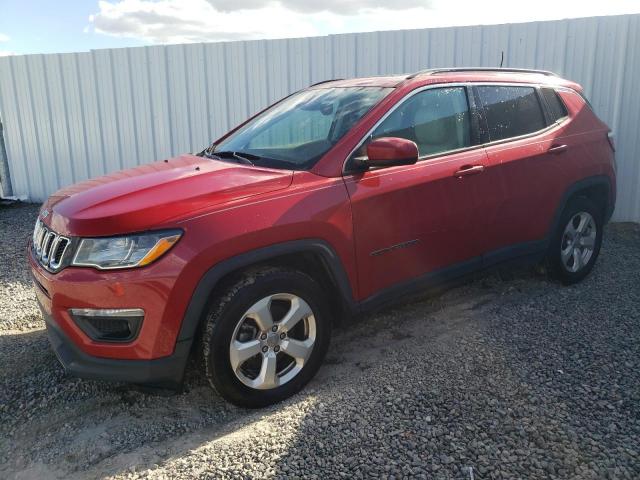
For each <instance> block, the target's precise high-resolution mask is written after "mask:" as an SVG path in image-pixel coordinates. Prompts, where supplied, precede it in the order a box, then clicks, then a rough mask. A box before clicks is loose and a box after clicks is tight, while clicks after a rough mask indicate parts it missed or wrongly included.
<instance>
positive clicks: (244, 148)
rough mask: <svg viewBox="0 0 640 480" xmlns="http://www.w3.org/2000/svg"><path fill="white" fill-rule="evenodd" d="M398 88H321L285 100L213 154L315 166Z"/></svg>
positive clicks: (298, 166)
mask: <svg viewBox="0 0 640 480" xmlns="http://www.w3.org/2000/svg"><path fill="white" fill-rule="evenodd" d="M391 90H392V89H391V88H380V87H344V88H335V87H334V88H318V89H312V90H305V91H302V92H299V93H296V94H294V95H292V96H291V97H289V98H287V99H285V100H283V101H282V102H280V103H278V104H277V105H275V106H273V107H272V108H270V109H268V110H267V111H265V112H263V113H262V114H260V115H258V116H257V117H256V118H254V119H253V120H251V121H250V122H249V123H248V124H246V125H244V126H243V127H241V128H240V129H239V130H238V131H237V132H235V133H233V134H232V135H231V136H229V137H228V138H226V139H224V140H222V141H221V142H220V143H219V144H217V145H216V146H215V148H214V149H213V151H209V152H208V155H209V156H212V157H216V156H218V155H219V156H220V158H224V159H233V158H236V159H237V158H241V159H244V160H249V161H251V163H253V164H255V165H259V166H265V167H270V168H287V169H294V170H306V169H309V168H311V167H312V166H313V165H314V164H315V163H316V162H317V161H318V160H319V159H320V158H321V157H322V156H323V155H324V154H325V153H327V151H329V149H330V148H331V147H333V146H334V145H335V144H336V143H337V142H338V140H340V139H341V138H342V137H343V136H344V135H345V134H346V133H347V132H348V131H349V130H350V129H351V128H353V126H354V125H355V124H356V123H357V122H358V121H359V120H360V119H361V118H362V117H363V116H364V115H365V114H366V113H367V112H368V111H369V110H370V109H371V108H372V107H373V106H374V105H375V104H376V103H378V102H379V101H380V100H381V99H382V98H384V97H385V96H386V95H387V94H388V93H389V92H390V91H391Z"/></svg>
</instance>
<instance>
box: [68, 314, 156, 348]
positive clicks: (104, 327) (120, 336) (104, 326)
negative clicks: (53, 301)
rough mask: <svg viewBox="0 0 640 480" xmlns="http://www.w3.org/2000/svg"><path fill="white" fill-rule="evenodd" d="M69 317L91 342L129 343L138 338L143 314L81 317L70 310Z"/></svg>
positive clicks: (81, 315)
mask: <svg viewBox="0 0 640 480" xmlns="http://www.w3.org/2000/svg"><path fill="white" fill-rule="evenodd" d="M71 316H72V317H73V320H74V321H75V322H76V324H77V325H78V326H79V327H80V329H82V331H83V332H84V333H85V334H87V336H88V337H89V338H91V339H92V340H96V341H99V342H130V341H131V340H134V339H135V338H136V337H137V336H138V331H139V330H140V327H141V325H142V321H143V319H144V314H140V315H135V316H134V315H123V316H122V317H118V316H114V315H108V316H107V315H105V316H101V315H97V314H95V313H93V314H91V315H86V314H85V315H83V314H82V313H79V312H78V311H74V310H71Z"/></svg>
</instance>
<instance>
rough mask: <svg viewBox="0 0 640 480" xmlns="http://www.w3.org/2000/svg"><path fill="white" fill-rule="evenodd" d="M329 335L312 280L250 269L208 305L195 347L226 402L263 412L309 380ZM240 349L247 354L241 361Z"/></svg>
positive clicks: (321, 299)
mask: <svg viewBox="0 0 640 480" xmlns="http://www.w3.org/2000/svg"><path fill="white" fill-rule="evenodd" d="M305 315H306V316H305ZM297 317H301V318H300V319H299V320H297V321H296V318H297ZM287 319H288V320H287ZM270 321H271V322H272V323H269V322H270ZM269 326H271V328H269V329H267V327H269ZM330 337H331V317H330V309H329V308H328V304H327V301H326V298H325V295H324V293H323V291H322V288H321V287H320V285H319V284H318V283H317V282H316V281H315V280H313V279H312V278H311V277H310V276H308V275H306V274H304V273H302V272H299V271H296V270H290V269H284V268H264V269H260V270H254V271H248V272H246V273H244V274H243V275H242V276H241V277H240V278H239V279H237V281H235V282H233V283H232V284H231V286H229V287H228V288H225V289H224V290H223V291H222V293H221V294H220V295H217V296H216V298H214V300H213V302H212V304H211V307H210V309H209V312H208V315H207V317H206V321H205V324H204V331H203V335H202V343H201V358H202V361H203V364H204V365H203V367H204V373H205V376H206V377H207V379H208V381H209V383H210V384H211V386H212V387H213V388H214V389H215V390H216V391H217V392H218V393H219V394H220V395H221V396H222V397H224V398H225V399H226V400H228V401H229V402H231V403H233V404H235V405H238V406H240V407H248V408H260V407H265V406H267V405H271V404H273V403H277V402H279V401H281V400H284V399H285V398H288V397H290V396H291V395H293V394H295V393H296V392H298V391H299V390H300V389H302V388H303V387H304V386H305V385H306V384H307V382H309V380H311V379H312V378H313V376H314V375H315V374H316V372H317V371H318V369H319V368H320V365H321V364H322V361H323V359H324V356H325V354H326V352H327V349H328V347H329V340H330ZM256 342H257V343H256ZM245 352H248V353H247V355H252V356H251V357H249V358H248V359H245V358H244V357H245V356H246V355H245ZM291 353H293V354H295V355H297V358H294V357H293V356H290V354H291ZM232 362H234V365H233V366H232ZM274 370H275V374H274V373H273V372H274Z"/></svg>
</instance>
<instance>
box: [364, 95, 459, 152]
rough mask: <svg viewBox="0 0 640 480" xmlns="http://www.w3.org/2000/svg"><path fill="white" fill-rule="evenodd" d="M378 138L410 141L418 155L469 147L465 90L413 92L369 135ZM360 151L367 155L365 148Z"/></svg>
mask: <svg viewBox="0 0 640 480" xmlns="http://www.w3.org/2000/svg"><path fill="white" fill-rule="evenodd" d="M380 137H401V138H406V139H408V140H412V141H414V142H416V144H417V145H418V152H419V154H420V156H421V157H424V156H427V155H435V154H438V153H442V152H447V151H451V150H457V149H459V148H465V147H468V146H470V145H471V128H470V122H469V104H468V102H467V94H466V91H465V89H464V88H463V87H451V88H431V89H428V90H424V91H422V92H419V93H416V94H415V95H413V96H412V97H410V98H409V99H408V100H406V101H405V102H404V103H402V104H401V105H400V106H399V107H398V108H396V109H395V110H394V111H393V112H391V114H390V115H389V116H388V117H387V118H386V119H385V120H384V121H383V122H382V123H381V124H380V125H378V127H377V128H376V129H375V130H374V131H373V134H372V135H371V139H375V138H380ZM365 148H366V145H365ZM359 153H360V154H361V155H364V154H366V152H365V150H364V149H362V150H361V152H359Z"/></svg>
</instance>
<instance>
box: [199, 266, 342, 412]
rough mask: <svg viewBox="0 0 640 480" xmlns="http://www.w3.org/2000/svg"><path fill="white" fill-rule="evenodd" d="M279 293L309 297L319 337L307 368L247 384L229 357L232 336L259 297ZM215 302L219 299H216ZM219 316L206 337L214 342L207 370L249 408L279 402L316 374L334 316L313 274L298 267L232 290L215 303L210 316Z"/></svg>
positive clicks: (221, 387)
mask: <svg viewBox="0 0 640 480" xmlns="http://www.w3.org/2000/svg"><path fill="white" fill-rule="evenodd" d="M275 293H290V294H293V295H297V296H298V297H300V298H302V299H303V300H305V301H306V302H307V303H308V304H309V306H310V307H311V310H312V311H313V314H314V318H315V321H316V341H315V345H314V349H313V352H312V353H311V356H310V357H309V359H308V360H307V362H306V364H305V366H304V367H303V369H302V370H301V371H300V373H298V375H296V376H295V377H294V378H292V379H291V380H290V381H288V382H287V383H285V384H284V385H282V386H280V387H277V388H274V389H270V390H257V389H253V388H250V387H248V386H246V385H244V384H243V383H242V382H241V381H240V380H239V379H238V378H237V377H236V375H235V373H234V372H233V370H232V368H231V363H230V360H229V346H230V342H231V337H232V335H233V332H234V330H235V327H236V325H237V323H238V321H239V320H240V319H241V318H242V316H243V315H244V313H245V312H246V311H247V310H248V309H249V308H250V307H251V306H252V305H253V304H254V303H255V302H257V301H258V300H260V299H262V298H264V297H266V296H269V295H273V294H275ZM214 303H215V302H214ZM211 315H215V316H216V317H217V318H215V319H214V318H209V319H208V320H210V321H213V322H215V323H214V325H213V328H212V329H211V334H210V335H206V336H205V339H204V341H208V342H210V344H209V355H208V356H206V357H205V358H204V361H205V362H207V364H206V366H205V371H206V374H207V377H208V378H209V380H210V381H211V382H212V384H213V386H214V388H215V389H216V390H217V391H218V392H219V393H220V394H221V395H222V396H223V397H224V398H226V399H227V400H229V401H230V402H232V403H234V404H236V405H239V406H243V407H249V408H259V407H263V406H266V405H270V404H273V403H276V402H279V401H281V400H283V399H285V398H287V397H290V396H291V395H293V394H295V393H296V392H298V391H299V390H300V389H302V388H303V387H304V385H306V384H307V383H308V382H309V380H311V378H313V376H314V375H315V374H316V372H317V371H318V369H319V368H320V365H321V364H322V361H323V359H324V356H325V354H326V351H327V349H328V346H329V340H330V336H331V318H330V316H329V309H328V308H327V305H326V302H325V300H324V294H323V292H322V290H321V288H320V286H319V285H318V284H317V283H316V282H315V281H314V280H313V279H311V278H310V277H309V276H307V275H306V274H303V273H301V272H296V271H280V270H276V271H272V272H269V273H267V274H259V275H256V277H255V281H254V282H252V283H248V284H245V285H243V286H241V287H240V288H238V289H237V290H235V291H234V292H233V293H232V294H231V298H230V299H229V301H228V302H226V303H225V304H224V305H223V306H222V308H216V305H215V304H214V305H213V306H212V309H211V311H210V313H209V316H211Z"/></svg>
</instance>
